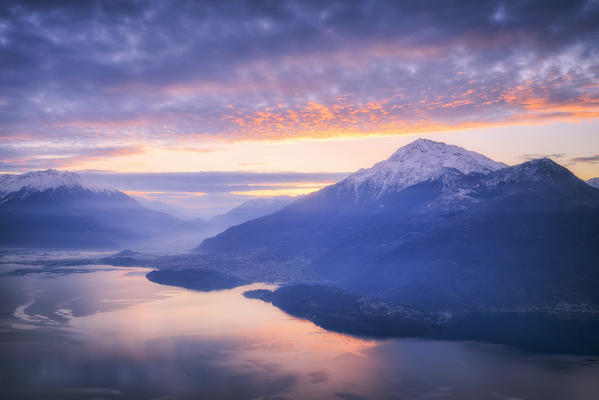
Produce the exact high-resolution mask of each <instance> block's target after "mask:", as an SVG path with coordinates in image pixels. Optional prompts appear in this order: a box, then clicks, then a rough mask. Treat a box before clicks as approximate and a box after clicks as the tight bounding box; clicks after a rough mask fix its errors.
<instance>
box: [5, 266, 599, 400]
mask: <svg viewBox="0 0 599 400" xmlns="http://www.w3.org/2000/svg"><path fill="white" fill-rule="evenodd" d="M24 267H26V266H23V265H15V264H3V265H0V273H3V272H7V271H12V270H14V269H15V268H24ZM32 268H39V267H32ZM61 270H62V272H58V273H56V272H52V273H29V274H26V275H21V276H4V277H1V278H0V300H1V303H0V304H1V308H0V356H1V357H0V398H3V399H19V398H25V399H34V398H35V399H37V398H40V399H47V398H56V399H69V398H77V399H78V398H84V399H119V398H140V399H180V398H181V399H185V398H193V399H270V398H273V399H347V400H353V399H432V398H443V399H511V400H515V399H542V400H547V399H589V400H593V399H599V362H598V361H597V360H596V358H595V357H592V356H570V355H540V354H531V353H525V352H521V351H518V350H516V349H513V348H511V347H507V346H500V345H490V344H483V343H477V342H455V341H432V340H418V339H396V340H368V339H362V338H356V337H352V336H347V335H343V334H338V333H333V332H328V331H326V330H324V329H321V328H319V327H317V326H315V325H314V324H312V323H311V322H309V321H305V320H299V319H296V318H293V317H291V316H289V315H287V314H285V313H284V312H282V311H280V310H279V309H277V308H276V307H274V306H272V305H271V304H268V303H264V302H262V301H260V300H253V299H246V298H244V297H243V296H242V293H243V292H244V291H245V290H248V289H254V288H260V287H266V288H270V287H272V286H268V285H250V286H245V287H240V288H236V289H233V290H223V291H217V292H209V293H203V292H196V291H192V290H185V289H179V288H175V287H169V286H163V285H159V284H155V283H152V282H150V281H148V280H147V279H146V278H145V274H146V273H147V272H148V270H147V269H144V268H117V267H109V266H82V267H70V268H61Z"/></svg>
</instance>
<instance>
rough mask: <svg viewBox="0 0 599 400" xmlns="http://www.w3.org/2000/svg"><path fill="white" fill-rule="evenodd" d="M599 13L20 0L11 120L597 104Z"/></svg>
mask: <svg viewBox="0 0 599 400" xmlns="http://www.w3.org/2000/svg"><path fill="white" fill-rule="evenodd" d="M598 20H599V4H598V2H597V1H568V2H565V1H512V2H503V1H486V2H481V1H434V2H422V1H406V2H396V1H353V2H346V1H330V2H320V1H212V2H211V1H207V2H197V1H131V2H122V1H64V2H60V1H40V2H34V1H18V2H11V1H5V2H3V3H2V6H0V70H1V72H2V73H1V74H0V135H1V136H3V137H4V138H5V139H6V140H9V139H10V140H13V141H24V140H31V139H32V138H33V139H37V140H46V139H48V138H57V137H59V138H61V139H63V140H64V141H65V143H67V144H68V140H69V139H70V138H77V139H78V140H88V141H90V143H92V142H93V141H94V140H97V139H98V138H104V137H106V136H107V135H108V136H110V137H114V136H115V135H116V139H115V140H117V141H121V142H126V141H143V142H152V141H156V140H159V139H160V140H169V141H177V140H180V139H181V138H182V137H186V136H189V137H193V138H196V140H202V139H201V138H208V137H212V138H214V137H216V138H221V139H225V140H237V139H242V138H248V137H250V138H275V139H277V138H285V137H306V136H309V137H322V136H324V137H330V136H338V135H343V134H345V133H346V132H350V133H357V134H368V133H380V132H387V133H389V132H408V131H419V130H423V129H430V128H431V127H433V128H435V129H444V128H446V127H452V126H458V127H459V126H477V125H486V124H496V123H505V122H506V121H507V122H509V121H514V122H516V121H520V122H521V121H528V120H536V121H538V120H545V119H555V118H561V119H568V118H573V119H577V118H587V117H597V116H598V115H599V111H598V109H599V94H598V89H597V87H598V86H597V83H598V82H599V52H598V45H597V43H599V24H597V21H598ZM158 138H159V139H158ZM121 144H122V143H121Z"/></svg>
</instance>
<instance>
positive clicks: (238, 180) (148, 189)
mask: <svg viewBox="0 0 599 400" xmlns="http://www.w3.org/2000/svg"><path fill="white" fill-rule="evenodd" d="M79 174H80V175H81V176H82V177H83V178H84V179H86V180H88V181H90V182H92V183H96V184H100V185H104V186H110V187H115V188H117V189H119V190H121V191H124V192H125V193H127V194H129V195H131V196H134V197H136V198H142V199H144V200H152V201H156V200H158V201H160V202H163V203H166V204H167V205H171V206H173V205H174V206H177V207H182V208H183V209H184V210H183V211H185V214H186V215H189V216H199V217H203V218H210V217H213V216H215V215H217V214H220V213H223V212H226V211H228V210H230V209H232V208H234V207H236V206H238V205H239V204H241V203H242V202H244V201H246V200H248V199H250V198H253V197H271V196H284V195H292V196H294V195H302V194H305V193H309V192H311V191H314V190H318V189H320V188H321V187H323V186H326V185H329V184H331V183H334V182H338V181H340V180H342V179H343V178H345V177H346V176H347V175H349V174H348V173H298V172H287V173H275V172H271V173H255V172H189V173H179V172H176V173H116V172H103V171H83V172H79Z"/></svg>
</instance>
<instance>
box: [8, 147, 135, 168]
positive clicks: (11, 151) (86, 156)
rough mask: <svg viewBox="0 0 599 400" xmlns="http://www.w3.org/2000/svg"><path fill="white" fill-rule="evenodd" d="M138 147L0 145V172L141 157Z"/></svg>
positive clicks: (64, 166)
mask: <svg viewBox="0 0 599 400" xmlns="http://www.w3.org/2000/svg"><path fill="white" fill-rule="evenodd" d="M144 151H145V150H144V149H143V147H140V146H110V147H81V146H74V147H73V146H51V147H49V146H30V145H4V146H1V145H0V169H1V170H6V171H11V170H13V171H23V170H35V169H48V168H69V167H71V166H73V165H77V164H81V163H84V162H87V161H92V160H97V159H104V158H110V157H126V156H130V155H134V154H142V153H144Z"/></svg>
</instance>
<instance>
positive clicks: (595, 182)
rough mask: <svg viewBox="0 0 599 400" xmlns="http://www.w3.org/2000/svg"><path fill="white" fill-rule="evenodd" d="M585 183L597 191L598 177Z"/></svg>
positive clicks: (598, 185)
mask: <svg viewBox="0 0 599 400" xmlns="http://www.w3.org/2000/svg"><path fill="white" fill-rule="evenodd" d="M587 183H588V184H589V185H591V186H592V187H595V188H598V189H599V177H597V178H591V179H589V180H588V181H587Z"/></svg>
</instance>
